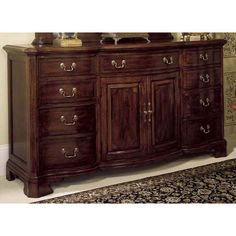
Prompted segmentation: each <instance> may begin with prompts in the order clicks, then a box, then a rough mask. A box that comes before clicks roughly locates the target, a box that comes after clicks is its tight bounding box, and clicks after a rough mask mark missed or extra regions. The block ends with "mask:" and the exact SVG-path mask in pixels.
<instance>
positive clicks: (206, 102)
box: [200, 98, 210, 107]
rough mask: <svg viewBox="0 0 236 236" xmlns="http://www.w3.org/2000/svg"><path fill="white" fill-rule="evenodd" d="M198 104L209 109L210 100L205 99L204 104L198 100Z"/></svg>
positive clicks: (201, 100)
mask: <svg viewBox="0 0 236 236" xmlns="http://www.w3.org/2000/svg"><path fill="white" fill-rule="evenodd" d="M200 104H201V105H202V106H203V107H209V106H210V99H209V98H206V100H205V102H204V100H203V99H200Z"/></svg>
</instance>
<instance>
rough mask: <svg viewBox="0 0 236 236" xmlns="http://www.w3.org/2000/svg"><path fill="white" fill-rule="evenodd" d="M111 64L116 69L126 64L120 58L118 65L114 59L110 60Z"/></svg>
mask: <svg viewBox="0 0 236 236" xmlns="http://www.w3.org/2000/svg"><path fill="white" fill-rule="evenodd" d="M111 65H112V66H113V67H115V68H116V69H123V68H125V66H126V60H122V61H121V65H118V63H117V62H116V61H115V60H112V61H111Z"/></svg>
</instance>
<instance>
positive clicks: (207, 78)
mask: <svg viewBox="0 0 236 236" xmlns="http://www.w3.org/2000/svg"><path fill="white" fill-rule="evenodd" d="M199 78H200V80H201V81H202V82H203V83H205V84H206V83H209V82H210V75H208V74H206V75H205V76H203V75H200V76H199Z"/></svg>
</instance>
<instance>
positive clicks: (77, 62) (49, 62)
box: [39, 57, 95, 76]
mask: <svg viewBox="0 0 236 236" xmlns="http://www.w3.org/2000/svg"><path fill="white" fill-rule="evenodd" d="M93 73H95V57H71V58H64V57H61V58H43V59H40V61H39V74H40V76H71V75H84V74H93Z"/></svg>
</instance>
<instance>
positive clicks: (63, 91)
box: [59, 88, 77, 98]
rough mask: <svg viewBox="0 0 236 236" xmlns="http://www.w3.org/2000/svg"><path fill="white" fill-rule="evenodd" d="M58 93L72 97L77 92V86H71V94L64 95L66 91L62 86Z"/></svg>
mask: <svg viewBox="0 0 236 236" xmlns="http://www.w3.org/2000/svg"><path fill="white" fill-rule="evenodd" d="M59 93H60V94H61V95H62V96H63V97H65V98H72V97H74V96H75V94H76V93H77V88H72V95H66V92H65V90H64V89H63V88H60V89H59Z"/></svg>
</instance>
